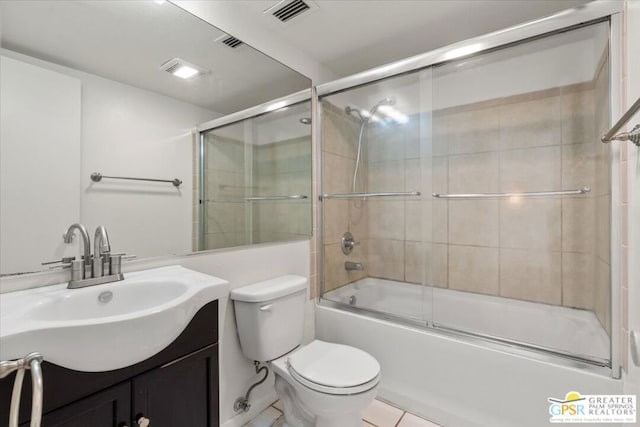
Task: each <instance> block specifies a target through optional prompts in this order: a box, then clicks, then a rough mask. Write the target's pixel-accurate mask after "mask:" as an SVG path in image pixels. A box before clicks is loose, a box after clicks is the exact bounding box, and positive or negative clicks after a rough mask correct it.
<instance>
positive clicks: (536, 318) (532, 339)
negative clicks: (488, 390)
mask: <svg viewBox="0 0 640 427" xmlns="http://www.w3.org/2000/svg"><path fill="white" fill-rule="evenodd" d="M324 297H325V298H326V299H328V300H331V301H336V302H340V303H342V304H348V305H351V306H354V307H358V308H364V309H369V310H374V311H377V312H381V313H389V314H392V315H395V316H398V317H402V318H409V319H413V320H422V319H424V320H425V321H432V320H433V322H434V323H436V324H438V325H442V326H446V327H449V328H452V329H457V330H460V331H465V332H472V333H477V334H482V335H488V336H491V337H496V338H504V339H508V340H513V341H517V342H521V343H527V344H532V345H535V346H539V347H544V348H547V349H551V350H556V351H559V352H566V353H569V354H572V355H575V356H579V357H583V358H585V359H589V360H591V359H593V360H597V361H600V362H605V361H608V360H609V359H610V356H609V352H610V342H609V336H608V335H607V333H606V331H605V330H604V328H603V327H602V325H601V324H600V321H599V320H598V318H597V317H596V315H595V314H594V313H593V312H592V311H588V310H578V309H573V308H568V307H558V306H554V305H548V304H540V303H534V302H527V301H519V300H514V299H509V298H502V297H495V296H489V295H481V294H474V293H470V292H460V291H454V290H450V289H442V288H431V287H422V286H419V285H415V284H412V283H405V282H397V281H393V280H385V279H377V278H373V277H368V278H365V279H362V280H359V281H357V282H354V283H351V284H349V285H346V286H343V287H341V288H338V289H335V290H333V291H331V292H327V293H326V294H325V295H324Z"/></svg>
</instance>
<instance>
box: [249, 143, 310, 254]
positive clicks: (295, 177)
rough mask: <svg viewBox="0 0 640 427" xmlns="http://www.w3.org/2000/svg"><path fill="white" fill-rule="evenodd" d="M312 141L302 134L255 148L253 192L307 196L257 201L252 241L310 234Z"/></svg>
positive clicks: (281, 239) (260, 194) (269, 240)
mask: <svg viewBox="0 0 640 427" xmlns="http://www.w3.org/2000/svg"><path fill="white" fill-rule="evenodd" d="M310 178H311V141H310V138H309V137H300V138H295V139H291V140H286V141H278V142H276V143H272V144H265V145H259V146H254V147H253V170H252V181H253V193H252V194H253V195H256V196H285V195H294V194H298V195H305V196H307V197H308V198H307V199H304V200H289V201H287V200H280V201H273V202H270V201H264V202H254V204H253V205H252V207H253V215H252V221H253V228H252V229H253V236H252V238H253V240H252V243H263V242H274V241H284V240H295V239H301V238H305V237H308V236H309V234H310V233H311V215H310V213H311V180H310Z"/></svg>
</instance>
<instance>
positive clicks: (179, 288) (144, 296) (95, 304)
mask: <svg viewBox="0 0 640 427" xmlns="http://www.w3.org/2000/svg"><path fill="white" fill-rule="evenodd" d="M122 285H124V286H122ZM128 285H129V286H128ZM188 290H189V287H188V286H187V284H186V283H182V282H177V281H173V282H172V281H166V280H164V281H163V280H158V281H151V282H142V283H136V284H135V285H134V286H131V285H130V284H127V283H126V282H125V283H117V284H114V285H113V286H110V287H108V288H103V287H101V286H96V287H93V288H83V289H79V290H78V291H79V292H73V291H69V292H58V293H56V294H54V295H50V296H48V297H47V298H46V299H45V298H43V299H42V300H40V301H38V302H37V303H36V304H35V305H34V306H33V307H32V308H31V309H30V310H28V311H27V315H28V316H29V317H30V318H32V319H34V320H53V321H55V320H57V321H65V320H88V321H91V320H92V319H100V318H105V317H115V316H120V315H126V314H132V313H136V312H141V311H145V310H148V309H152V308H154V307H158V306H162V305H163V304H166V303H168V302H170V301H172V300H175V299H176V298H179V297H180V296H182V295H183V294H184V293H185V292H187V291H188Z"/></svg>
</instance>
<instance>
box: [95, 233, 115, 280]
mask: <svg viewBox="0 0 640 427" xmlns="http://www.w3.org/2000/svg"><path fill="white" fill-rule="evenodd" d="M109 252H111V245H109V235H108V234H107V229H106V228H104V226H103V225H100V226H98V228H96V234H95V235H94V237H93V277H102V276H103V275H104V274H107V275H108V274H109V272H108V271H106V272H105V271H104V264H105V261H107V262H108V261H109V260H108V257H106V256H103V255H108V254H109ZM107 269H108V267H107Z"/></svg>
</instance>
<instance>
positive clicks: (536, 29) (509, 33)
mask: <svg viewBox="0 0 640 427" xmlns="http://www.w3.org/2000/svg"><path fill="white" fill-rule="evenodd" d="M621 13H622V4H618V3H599V2H594V3H589V4H586V5H584V6H583V7H581V8H576V9H574V10H572V11H571V12H570V13H566V12H562V13H559V14H556V15H553V16H550V17H547V18H542V19H539V20H536V21H533V22H530V23H526V24H522V25H518V26H515V27H512V28H510V29H506V30H501V31H497V32H495V33H491V34H488V35H484V36H480V37H477V38H473V39H470V40H467V41H463V42H460V43H455V44H453V45H450V46H447V47H444V48H440V49H436V50H434V51H431V52H427V53H425V54H422V55H418V56H415V57H411V58H408V59H405V60H401V61H398V62H395V63H392V64H389V65H386V66H382V67H378V68H375V69H373V70H369V71H365V72H362V73H359V74H356V75H353V76H350V77H347V78H343V79H339V80H336V81H334V82H329V83H326V84H322V85H320V86H317V87H316V91H317V96H318V97H322V96H325V95H330V94H335V93H338V92H341V91H345V90H348V89H353V88H356V87H358V86H361V85H364V84H368V83H373V82H376V81H379V80H382V79H385V78H388V77H393V76H397V75H399V74H402V73H406V72H410V71H415V70H419V69H421V68H426V67H429V66H432V65H436V64H439V63H443V62H448V61H450V60H454V59H459V58H463V57H467V56H470V55H474V54H478V53H483V52H487V51H489V50H492V49H495V48H500V47H505V46H507V45H510V44H515V43H519V42H524V41H527V40H530V39H535V38H538V37H543V36H547V35H550V34H553V33H558V32H562V31H566V30H568V29H571V28H574V27H575V28H577V27H580V26H583V25H588V24H591V23H595V22H602V21H609V26H610V27H609V30H610V33H609V54H610V65H609V67H610V70H609V71H610V85H611V87H610V105H611V108H610V117H609V122H610V123H612V119H613V118H617V117H618V116H619V115H620V114H621V99H620V94H621V93H622V91H621V81H620V78H619V76H620V75H621V74H620V70H621V57H620V56H621V53H620V52H621V46H620V44H621V40H622V30H621V29H622V25H621ZM319 104H320V103H319V102H318V108H317V111H316V114H315V115H314V118H315V120H314V122H317V123H320V116H321V106H320V105H319ZM321 136H322V135H321V129H320V126H316V128H315V130H314V138H315V141H316V142H317V143H316V155H317V158H318V159H319V161H318V162H317V163H316V164H317V165H318V172H317V180H318V186H319V193H320V194H322V193H323V189H322V176H321V171H322V148H321V146H320V143H319V142H320V141H321ZM609 163H610V173H611V180H610V182H611V206H610V209H611V216H610V218H611V219H610V225H611V235H610V241H611V249H610V256H611V258H610V259H611V269H610V283H611V363H610V367H605V368H600V367H597V366H595V365H590V364H589V363H586V361H583V360H580V359H573V358H572V357H571V356H567V355H566V354H563V353H554V352H553V351H549V350H547V349H544V348H536V347H535V346H528V345H526V344H520V345H521V346H522V347H523V349H517V348H514V347H513V345H509V344H510V342H509V341H507V340H501V339H496V338H493V337H484V336H481V335H476V336H474V334H467V333H465V332H459V331H446V330H443V329H440V328H438V329H437V330H439V331H442V332H443V333H447V334H448V333H451V334H453V335H458V336H460V335H465V336H466V337H468V338H470V339H472V340H473V339H476V338H477V339H481V340H485V339H486V338H488V339H490V340H492V341H493V342H494V343H493V344H490V346H492V345H497V346H499V347H500V348H501V349H502V350H504V351H508V352H511V353H516V354H522V352H523V351H526V349H527V348H530V349H531V350H536V353H537V356H536V357H539V358H540V359H542V360H548V361H552V362H553V363H559V364H564V365H568V366H580V367H581V368H585V369H591V370H594V371H596V372H602V370H603V369H604V370H606V371H608V372H609V374H610V376H611V377H612V378H616V379H617V378H620V377H621V368H620V358H621V356H620V351H621V348H620V347H621V343H620V328H621V319H620V311H621V302H620V294H621V289H620V286H621V284H620V277H621V273H620V244H621V238H620V230H619V227H620V219H619V217H620V191H619V188H620V185H619V183H620V152H619V147H618V146H617V145H615V144H613V145H610V146H609ZM322 210H323V202H322V201H321V202H319V203H318V208H317V215H318V235H317V236H316V238H317V260H318V269H317V270H318V277H319V283H321V284H324V280H323V254H322V228H323V227H322V220H323V214H322ZM319 291H320V292H319V294H318V296H317V301H318V303H319V304H322V305H329V306H339V304H337V303H332V302H330V301H326V300H324V299H322V294H323V293H324V289H320V290H319ZM341 308H344V307H341ZM347 308H348V309H350V310H352V311H361V312H363V313H369V311H367V310H362V309H356V308H353V307H347ZM374 317H380V318H383V319H389V320H401V322H404V323H408V324H416V325H424V323H425V322H417V323H416V322H412V321H410V320H408V319H399V318H397V316H393V315H388V314H385V313H378V314H375V315H374ZM511 343H513V344H516V343H515V342H511ZM558 356H561V357H558Z"/></svg>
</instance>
